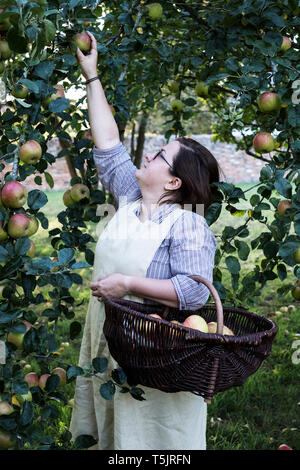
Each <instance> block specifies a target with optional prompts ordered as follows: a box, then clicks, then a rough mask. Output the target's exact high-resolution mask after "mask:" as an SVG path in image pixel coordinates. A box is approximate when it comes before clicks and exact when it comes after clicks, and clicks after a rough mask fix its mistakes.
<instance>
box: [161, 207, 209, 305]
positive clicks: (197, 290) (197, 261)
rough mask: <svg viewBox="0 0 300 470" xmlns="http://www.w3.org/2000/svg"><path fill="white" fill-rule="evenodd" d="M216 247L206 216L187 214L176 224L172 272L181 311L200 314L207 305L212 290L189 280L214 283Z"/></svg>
mask: <svg viewBox="0 0 300 470" xmlns="http://www.w3.org/2000/svg"><path fill="white" fill-rule="evenodd" d="M216 245H217V243H216V239H215V237H214V235H213V233H212V231H211V229H210V228H209V226H208V224H207V222H206V220H205V218H204V217H203V216H201V215H199V214H196V213H194V212H191V211H185V212H184V213H183V215H182V217H180V218H179V219H178V220H177V221H176V223H175V224H174V226H173V234H172V239H171V240H170V269H171V276H172V277H171V281H172V282H173V285H174V288H175V290H176V293H177V296H178V300H179V309H180V310H197V309H199V308H201V307H202V306H203V305H205V304H206V302H207V300H208V298H209V295H210V290H209V289H208V287H206V286H205V284H203V283H200V282H197V281H195V280H194V279H191V278H190V277H188V276H189V275H197V274H198V275H200V276H202V277H204V278H205V279H207V280H208V281H210V282H211V283H213V269H214V259H215V252H216Z"/></svg>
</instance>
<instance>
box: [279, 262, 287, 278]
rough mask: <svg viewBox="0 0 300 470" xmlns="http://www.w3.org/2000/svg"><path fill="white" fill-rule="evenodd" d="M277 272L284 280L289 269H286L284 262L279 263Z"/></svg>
mask: <svg viewBox="0 0 300 470" xmlns="http://www.w3.org/2000/svg"><path fill="white" fill-rule="evenodd" d="M277 273H278V277H279V279H280V280H281V281H284V279H286V277H287V271H286V267H285V265H284V264H278V266H277Z"/></svg>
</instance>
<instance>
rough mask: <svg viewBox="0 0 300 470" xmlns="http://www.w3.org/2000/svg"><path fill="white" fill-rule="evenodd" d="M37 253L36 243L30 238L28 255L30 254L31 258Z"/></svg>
mask: <svg viewBox="0 0 300 470" xmlns="http://www.w3.org/2000/svg"><path fill="white" fill-rule="evenodd" d="M34 255H35V244H34V243H33V241H32V240H30V248H29V250H28V251H27V253H26V256H29V257H30V258H33V257H34Z"/></svg>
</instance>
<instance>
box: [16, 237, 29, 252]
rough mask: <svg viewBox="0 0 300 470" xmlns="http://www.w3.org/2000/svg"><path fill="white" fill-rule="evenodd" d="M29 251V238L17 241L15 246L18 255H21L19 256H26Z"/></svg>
mask: <svg viewBox="0 0 300 470" xmlns="http://www.w3.org/2000/svg"><path fill="white" fill-rule="evenodd" d="M29 249H30V240H29V238H28V237H21V238H19V239H18V240H17V242H16V244H15V253H16V255H19V256H23V255H26V253H27V251H28V250H29Z"/></svg>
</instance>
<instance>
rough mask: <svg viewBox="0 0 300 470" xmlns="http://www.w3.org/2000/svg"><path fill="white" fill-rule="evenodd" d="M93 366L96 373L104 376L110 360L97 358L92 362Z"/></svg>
mask: <svg viewBox="0 0 300 470" xmlns="http://www.w3.org/2000/svg"><path fill="white" fill-rule="evenodd" d="M92 365H93V367H94V369H95V371H96V372H100V373H101V374H103V372H105V371H106V369H107V367H108V360H107V359H106V357H95V358H94V359H93V361H92Z"/></svg>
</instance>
